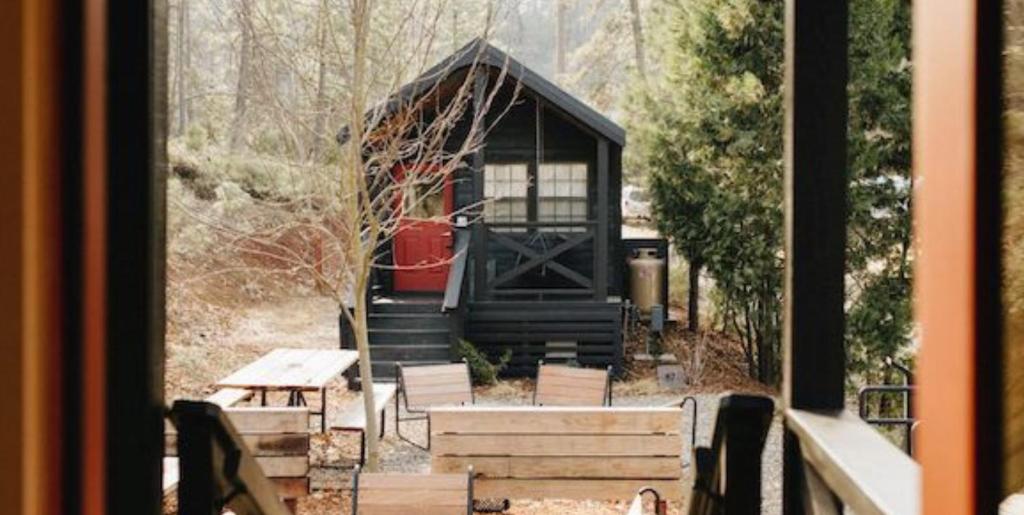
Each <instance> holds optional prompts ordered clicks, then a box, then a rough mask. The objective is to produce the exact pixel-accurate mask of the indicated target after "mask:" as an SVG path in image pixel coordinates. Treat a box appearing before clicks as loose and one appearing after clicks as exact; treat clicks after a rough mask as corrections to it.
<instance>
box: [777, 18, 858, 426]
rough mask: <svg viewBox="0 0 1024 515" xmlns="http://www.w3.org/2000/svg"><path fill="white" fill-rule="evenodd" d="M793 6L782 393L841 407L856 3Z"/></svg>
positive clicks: (798, 404)
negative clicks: (849, 89)
mask: <svg viewBox="0 0 1024 515" xmlns="http://www.w3.org/2000/svg"><path fill="white" fill-rule="evenodd" d="M787 8H788V9H787V20H786V21H787V23H786V60H787V62H786V64H787V66H786V77H785V79H786V103H787V110H786V115H787V116H786V134H787V137H786V171H785V173H786V188H785V190H786V191H785V193H786V281H785V283H786V303H785V323H786V330H785V332H784V342H785V351H784V352H785V367H786V368H785V373H784V376H785V382H784V385H783V395H784V397H785V398H786V399H787V403H786V404H787V405H788V406H791V407H794V408H800V409H842V408H843V402H844V401H845V397H844V392H845V390H844V387H845V382H844V379H845V377H846V376H845V373H846V369H845V360H844V351H845V348H844V342H845V339H844V312H843V307H844V302H845V300H846V296H845V295H846V290H845V283H844V278H845V276H844V272H845V263H846V237H847V234H846V189H847V176H846V169H847V162H846V125H847V93H846V80H847V25H848V21H847V19H848V9H849V8H848V6H847V4H846V2H822V1H820V0H795V1H792V2H790V3H789V4H787Z"/></svg>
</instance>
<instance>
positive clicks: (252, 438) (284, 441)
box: [164, 433, 309, 456]
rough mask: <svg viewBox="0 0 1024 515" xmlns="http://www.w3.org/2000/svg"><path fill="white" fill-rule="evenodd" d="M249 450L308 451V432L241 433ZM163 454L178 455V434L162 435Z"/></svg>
mask: <svg viewBox="0 0 1024 515" xmlns="http://www.w3.org/2000/svg"><path fill="white" fill-rule="evenodd" d="M240 436H241V437H242V440H243V441H244V442H245V445H246V447H248V448H249V450H250V452H252V453H253V455H256V456H293V455H303V454H307V453H308V452H309V433H282V434H275V433H270V434H241V435H240ZM164 455H165V456H177V455H178V434H177V433H166V434H165V435H164Z"/></svg>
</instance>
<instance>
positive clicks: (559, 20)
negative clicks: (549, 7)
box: [555, 0, 569, 82]
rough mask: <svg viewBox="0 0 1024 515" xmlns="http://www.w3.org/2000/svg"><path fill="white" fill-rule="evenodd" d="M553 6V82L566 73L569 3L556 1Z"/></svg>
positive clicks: (566, 0)
mask: <svg viewBox="0 0 1024 515" xmlns="http://www.w3.org/2000/svg"><path fill="white" fill-rule="evenodd" d="M555 3H556V6H555V82H558V81H559V79H561V77H562V76H563V75H565V72H566V71H567V68H568V66H567V64H566V57H565V54H566V51H567V48H568V41H567V40H566V38H567V37H568V34H567V32H568V30H567V27H568V20H567V19H566V18H567V17H568V14H569V2H568V0H557V1H556V2H555Z"/></svg>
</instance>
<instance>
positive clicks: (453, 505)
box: [352, 466, 473, 515]
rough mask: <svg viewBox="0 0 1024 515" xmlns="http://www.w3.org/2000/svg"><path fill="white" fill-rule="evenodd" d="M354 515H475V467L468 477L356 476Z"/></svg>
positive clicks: (353, 478)
mask: <svg viewBox="0 0 1024 515" xmlns="http://www.w3.org/2000/svg"><path fill="white" fill-rule="evenodd" d="M352 514H353V515H454V514H466V515H473V468H472V467H470V468H469V469H468V471H467V473H465V474H390V473H362V472H361V471H360V468H359V466H356V469H355V472H354V473H353V474H352Z"/></svg>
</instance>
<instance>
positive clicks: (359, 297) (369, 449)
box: [352, 281, 380, 472]
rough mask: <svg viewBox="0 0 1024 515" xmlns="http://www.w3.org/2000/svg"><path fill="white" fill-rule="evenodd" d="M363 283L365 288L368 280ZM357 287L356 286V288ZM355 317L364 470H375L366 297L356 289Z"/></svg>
mask: <svg viewBox="0 0 1024 515" xmlns="http://www.w3.org/2000/svg"><path fill="white" fill-rule="evenodd" d="M360 282H362V283H363V287H362V290H364V291H365V290H366V285H367V284H368V282H364V281H360ZM357 289H358V288H357ZM354 295H355V304H356V309H355V313H354V315H355V317H354V318H355V319H354V320H353V324H352V326H353V327H352V329H353V331H354V333H355V337H356V350H357V351H358V352H359V383H360V386H361V387H362V390H363V408H364V409H365V410H366V431H365V435H366V466H365V468H366V471H367V472H376V471H377V470H378V469H379V468H380V456H379V454H380V449H379V445H378V442H377V439H378V434H377V431H378V427H377V417H376V415H375V413H376V411H375V406H376V404H375V403H376V399H374V398H373V368H372V366H373V362H372V361H371V360H370V335H369V331H368V330H367V325H366V311H367V298H366V295H365V293H364V292H360V291H356V292H354Z"/></svg>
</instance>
